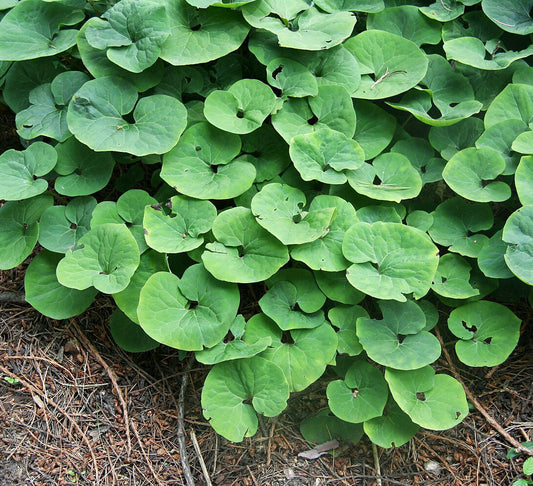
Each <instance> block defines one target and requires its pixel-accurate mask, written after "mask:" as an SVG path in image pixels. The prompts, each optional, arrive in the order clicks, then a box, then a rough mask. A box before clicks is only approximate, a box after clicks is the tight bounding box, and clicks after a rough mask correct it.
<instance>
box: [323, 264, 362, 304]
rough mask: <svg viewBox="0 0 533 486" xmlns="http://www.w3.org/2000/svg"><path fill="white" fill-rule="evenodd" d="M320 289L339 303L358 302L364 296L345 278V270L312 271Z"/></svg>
mask: <svg viewBox="0 0 533 486" xmlns="http://www.w3.org/2000/svg"><path fill="white" fill-rule="evenodd" d="M314 274H315V278H316V282H317V284H318V286H319V287H320V290H322V292H324V294H325V295H326V296H327V297H328V299H331V300H333V301H335V302H340V303H341V304H347V305H355V304H359V302H361V301H362V300H363V298H364V297H365V294H363V292H360V291H359V290H357V289H356V288H354V287H353V286H352V285H350V283H349V282H348V280H346V275H345V272H314Z"/></svg>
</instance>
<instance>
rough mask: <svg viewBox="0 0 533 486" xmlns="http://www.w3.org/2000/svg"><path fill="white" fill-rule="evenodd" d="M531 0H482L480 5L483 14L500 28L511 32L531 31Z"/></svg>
mask: <svg viewBox="0 0 533 486" xmlns="http://www.w3.org/2000/svg"><path fill="white" fill-rule="evenodd" d="M531 6H532V3H531V0H501V1H499V0H483V1H482V2H481V7H482V8H483V12H485V15H487V17H488V18H489V19H490V20H492V21H493V22H494V23H495V24H496V25H497V26H498V27H499V28H500V29H503V30H505V31H507V32H512V33H513V34H522V35H527V34H531V33H533V20H531V14H530V11H531Z"/></svg>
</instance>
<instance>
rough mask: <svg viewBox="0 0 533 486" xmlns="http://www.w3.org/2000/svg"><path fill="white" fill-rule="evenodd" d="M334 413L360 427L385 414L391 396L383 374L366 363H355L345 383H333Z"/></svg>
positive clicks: (330, 398)
mask: <svg viewBox="0 0 533 486" xmlns="http://www.w3.org/2000/svg"><path fill="white" fill-rule="evenodd" d="M326 394H327V396H328V404H329V408H330V410H331V411H332V412H333V413H334V414H335V415H336V416H337V417H339V418H340V419H341V420H345V421H346V422H352V423H359V422H364V421H365V420H370V419H372V418H374V417H379V416H380V415H381V414H382V413H383V409H384V408H385V404H386V403H387V397H388V395H389V392H388V390H387V383H386V382H385V380H384V378H383V374H382V373H381V371H379V370H378V369H377V368H374V366H372V365H371V364H370V363H367V362H366V361H364V360H357V361H356V362H355V363H353V364H352V365H351V366H350V368H349V369H348V371H347V372H346V376H345V377H344V380H335V381H332V382H331V383H329V385H328V387H327V390H326Z"/></svg>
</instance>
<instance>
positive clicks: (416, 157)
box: [390, 137, 445, 184]
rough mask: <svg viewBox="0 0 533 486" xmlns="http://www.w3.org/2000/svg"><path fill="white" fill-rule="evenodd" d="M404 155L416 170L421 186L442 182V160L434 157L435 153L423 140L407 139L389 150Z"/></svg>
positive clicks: (416, 138)
mask: <svg viewBox="0 0 533 486" xmlns="http://www.w3.org/2000/svg"><path fill="white" fill-rule="evenodd" d="M390 151H391V152H397V153H400V154H402V155H405V156H406V157H407V158H408V159H409V162H411V165H412V166H413V167H414V168H415V169H417V170H418V173H419V174H420V177H421V179H422V183H423V184H427V183H430V182H437V181H440V180H442V170H443V169H444V166H445V162H444V160H442V159H440V158H437V157H435V151H434V150H433V147H432V146H431V145H430V143H429V142H428V141H427V140H426V139H425V138H418V137H409V138H406V139H404V140H398V141H397V142H396V143H395V144H394V145H393V146H392V147H391V149H390Z"/></svg>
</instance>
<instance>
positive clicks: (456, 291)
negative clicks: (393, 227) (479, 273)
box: [428, 253, 479, 364]
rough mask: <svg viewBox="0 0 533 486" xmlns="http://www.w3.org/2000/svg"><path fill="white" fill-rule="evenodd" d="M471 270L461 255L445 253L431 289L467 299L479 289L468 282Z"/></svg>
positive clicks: (449, 296)
mask: <svg viewBox="0 0 533 486" xmlns="http://www.w3.org/2000/svg"><path fill="white" fill-rule="evenodd" d="M471 270H472V267H471V266H470V265H469V264H468V262H467V261H466V260H465V259H464V258H463V257H461V256H460V255H457V254H456V253H446V255H443V256H441V257H440V259H439V266H438V268H437V273H436V274H435V278H434V280H433V283H432V284H431V290H433V292H435V293H436V294H438V295H441V296H442V297H448V298H451V299H468V298H469V297H474V296H475V295H479V290H478V289H475V288H474V287H472V285H471V284H470V282H469V280H470V271H471ZM428 364H429V363H428Z"/></svg>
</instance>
